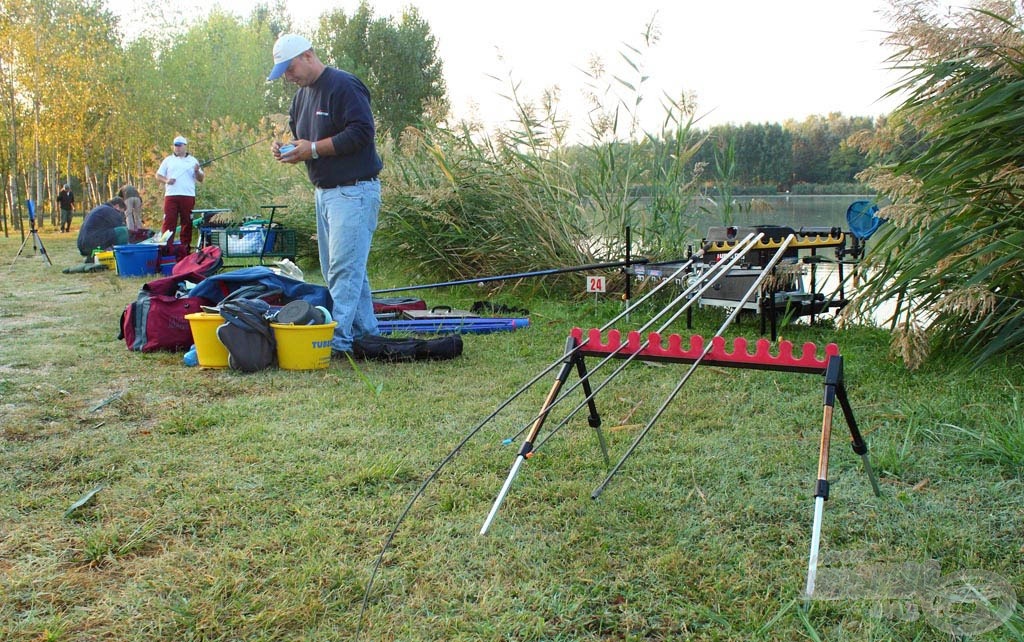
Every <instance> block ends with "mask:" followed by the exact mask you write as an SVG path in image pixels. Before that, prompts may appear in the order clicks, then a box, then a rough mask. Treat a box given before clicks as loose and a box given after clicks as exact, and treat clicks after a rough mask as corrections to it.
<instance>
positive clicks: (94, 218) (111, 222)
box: [78, 196, 128, 261]
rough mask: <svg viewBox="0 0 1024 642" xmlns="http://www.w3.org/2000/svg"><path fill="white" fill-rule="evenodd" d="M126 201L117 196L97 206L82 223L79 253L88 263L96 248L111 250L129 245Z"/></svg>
mask: <svg viewBox="0 0 1024 642" xmlns="http://www.w3.org/2000/svg"><path fill="white" fill-rule="evenodd" d="M125 209H127V208H126V207H125V204H124V199H123V198H121V197H120V196H115V197H114V198H112V199H110V200H109V201H107V202H106V203H103V204H102V205H97V206H96V207H94V208H93V209H92V210H90V211H89V213H88V214H86V215H85V220H83V221H82V227H80V228H78V253H79V254H81V255H82V256H84V257H85V259H86V261H88V260H90V258H91V257H92V251H93V250H95V249H96V248H100V249H102V250H109V249H111V248H112V247H114V246H115V245H126V244H127V243H128V227H127V226H126V225H125V224H124V211H125Z"/></svg>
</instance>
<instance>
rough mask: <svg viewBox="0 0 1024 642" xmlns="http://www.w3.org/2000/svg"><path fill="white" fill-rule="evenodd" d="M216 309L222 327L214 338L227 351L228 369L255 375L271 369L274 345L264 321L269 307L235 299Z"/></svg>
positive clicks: (243, 299) (271, 332) (261, 302)
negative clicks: (218, 312) (222, 318)
mask: <svg viewBox="0 0 1024 642" xmlns="http://www.w3.org/2000/svg"><path fill="white" fill-rule="evenodd" d="M219 308H220V315H221V316H222V317H224V321H225V323H224V325H222V326H220V327H219V328H217V338H218V339H220V342H221V343H223V344H224V347H225V348H227V350H228V366H229V367H230V368H231V369H232V370H240V371H242V372H257V371H259V370H263V369H264V368H269V367H270V366H272V365H274V361H275V359H276V356H277V342H276V341H275V339H274V332H273V330H272V329H271V327H270V321H269V320H267V312H269V311H270V305H269V304H268V303H267V302H266V301H264V300H262V299H245V298H238V299H232V300H230V301H222V302H221V304H220V306H219Z"/></svg>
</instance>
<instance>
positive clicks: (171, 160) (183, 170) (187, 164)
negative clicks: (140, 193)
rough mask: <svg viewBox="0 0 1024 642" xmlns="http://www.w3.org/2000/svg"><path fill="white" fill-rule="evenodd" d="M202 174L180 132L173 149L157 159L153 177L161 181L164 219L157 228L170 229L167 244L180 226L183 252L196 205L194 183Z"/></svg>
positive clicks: (200, 181)
mask: <svg viewBox="0 0 1024 642" xmlns="http://www.w3.org/2000/svg"><path fill="white" fill-rule="evenodd" d="M205 177H206V175H205V174H204V173H203V168H202V167H200V166H199V161H197V160H196V159H195V157H194V156H192V155H190V154H189V153H188V141H187V140H185V137H184V136H176V137H175V138H174V153H173V154H171V155H170V156H168V157H167V158H165V159H164V160H163V162H162V163H160V168H159V169H157V170H156V180H157V181H159V182H161V183H163V184H164V222H163V225H162V226H161V227H160V231H161V232H167V231H170V232H171V236H170V238H169V239H167V243H168V246H170V244H171V243H172V242H173V241H174V230H175V228H177V227H178V226H179V225H180V226H181V239H180V240H181V244H182V246H183V247H184V249H185V251H186V253H187V252H188V248H189V246H190V245H191V243H192V208H194V207H195V205H196V183H202V182H203V179H204V178H205Z"/></svg>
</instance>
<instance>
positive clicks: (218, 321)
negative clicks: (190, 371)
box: [185, 312, 228, 368]
mask: <svg viewBox="0 0 1024 642" xmlns="http://www.w3.org/2000/svg"><path fill="white" fill-rule="evenodd" d="M185 318H186V319H188V325H189V327H190V328H191V329H192V341H194V342H195V344H196V358H197V359H198V360H199V365H200V366H202V367H204V368H227V367H228V349H227V348H225V347H224V344H223V343H221V342H220V339H218V338H217V328H219V327H220V326H222V325H223V324H224V323H225V321H224V317H222V316H221V315H219V314H213V313H210V312H196V313H193V314H186V315H185Z"/></svg>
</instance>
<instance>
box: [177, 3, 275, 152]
mask: <svg viewBox="0 0 1024 642" xmlns="http://www.w3.org/2000/svg"><path fill="white" fill-rule="evenodd" d="M273 43H274V35H273V34H272V33H271V32H270V29H269V28H268V25H267V24H265V23H261V22H257V21H248V22H247V21H243V20H242V19H240V18H238V17H236V16H234V15H232V14H229V13H224V12H222V11H220V10H218V9H214V10H213V11H211V12H210V14H209V15H208V16H207V17H206V19H205V20H204V21H202V22H199V23H197V24H196V25H195V26H194V27H192V28H191V29H189V30H188V31H186V32H185V33H184V34H182V35H181V36H179V37H177V38H174V39H173V40H172V41H171V43H170V44H169V46H168V48H167V49H166V50H165V51H162V52H161V53H160V56H159V58H158V60H157V63H158V70H157V73H158V77H159V79H160V85H159V86H160V88H161V90H162V91H163V100H164V105H165V108H164V109H163V110H162V114H161V116H162V119H161V123H160V124H161V125H162V129H164V131H169V130H175V129H177V130H179V131H182V132H183V133H188V131H189V129H191V128H193V127H198V128H200V129H202V128H205V127H207V126H208V125H209V124H210V123H211V122H212V121H214V120H216V119H219V118H223V117H224V116H231V117H232V118H234V119H235V120H236V121H238V122H241V123H245V124H247V125H255V124H257V123H258V122H259V121H260V119H261V118H263V117H264V116H265V115H266V107H267V106H266V103H265V101H264V91H265V88H266V85H267V83H266V75H267V71H268V70H269V67H270V55H269V54H268V52H269V51H270V50H271V48H272V46H273ZM193 123H195V125H193Z"/></svg>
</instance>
